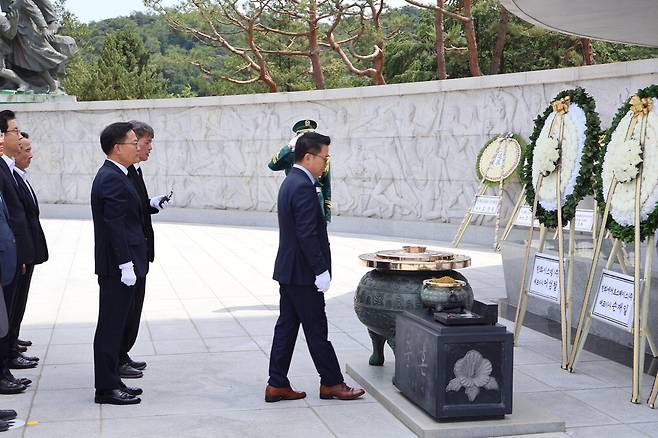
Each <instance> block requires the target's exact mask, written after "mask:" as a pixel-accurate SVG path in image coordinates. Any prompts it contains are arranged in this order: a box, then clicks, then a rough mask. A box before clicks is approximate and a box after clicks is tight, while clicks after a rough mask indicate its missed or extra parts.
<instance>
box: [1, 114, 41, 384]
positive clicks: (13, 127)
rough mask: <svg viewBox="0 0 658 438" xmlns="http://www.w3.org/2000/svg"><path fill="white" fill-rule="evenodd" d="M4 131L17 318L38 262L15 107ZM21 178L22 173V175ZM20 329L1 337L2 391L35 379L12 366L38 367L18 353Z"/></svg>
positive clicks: (4, 117) (11, 304)
mask: <svg viewBox="0 0 658 438" xmlns="http://www.w3.org/2000/svg"><path fill="white" fill-rule="evenodd" d="M0 131H1V132H2V133H4V151H3V155H2V157H1V159H0V191H1V192H2V194H3V197H4V201H5V204H6V207H7V211H8V212H9V225H10V227H11V230H12V231H13V233H14V238H15V239H16V261H17V269H16V271H17V272H16V275H15V277H14V280H13V281H12V282H11V283H10V284H9V285H7V286H6V287H4V290H3V293H4V298H5V304H6V306H7V310H8V314H9V320H10V321H11V320H13V319H14V318H15V315H14V313H15V312H16V311H17V308H18V306H17V299H18V294H19V290H20V289H19V288H20V286H21V284H22V282H23V281H24V278H25V275H26V273H27V267H28V266H30V265H31V264H32V263H33V262H34V242H33V239H32V233H31V232H30V229H29V225H28V220H27V216H26V212H25V207H24V205H23V201H22V200H21V195H20V192H19V188H18V181H17V180H16V178H17V175H16V172H15V171H14V169H15V167H16V161H15V157H16V156H17V155H18V153H19V152H20V150H21V140H22V137H21V133H20V129H19V128H18V124H17V122H16V115H15V114H14V112H13V111H10V110H4V111H0ZM18 178H20V177H18ZM17 340H18V333H16V332H15V331H9V333H8V334H7V335H6V336H4V337H3V338H1V339H0V394H17V393H20V392H23V391H25V389H26V388H27V386H28V385H29V384H30V383H32V381H31V380H30V379H20V378H15V377H14V376H13V374H12V373H11V372H10V371H9V370H10V369H25V368H34V367H36V366H37V362H36V361H31V360H27V359H25V358H23V357H21V356H19V355H18V354H17V351H15V348H14V347H15V345H16V342H17Z"/></svg>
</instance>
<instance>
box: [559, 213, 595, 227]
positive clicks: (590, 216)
mask: <svg viewBox="0 0 658 438" xmlns="http://www.w3.org/2000/svg"><path fill="white" fill-rule="evenodd" d="M574 220H575V221H576V223H575V226H574V228H575V229H576V231H584V232H587V233H591V232H592V229H593V228H594V210H580V209H576V217H575V218H574ZM564 229H565V230H567V229H569V224H567V226H566V227H564Z"/></svg>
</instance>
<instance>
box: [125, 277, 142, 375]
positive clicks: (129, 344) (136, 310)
mask: <svg viewBox="0 0 658 438" xmlns="http://www.w3.org/2000/svg"><path fill="white" fill-rule="evenodd" d="M133 289H134V291H135V299H134V300H133V305H132V306H131V307H130V312H129V313H128V319H127V320H126V328H125V331H124V333H123V341H122V342H121V352H120V354H119V363H122V364H123V363H126V362H128V352H130V349H131V348H133V345H135V341H136V340H137V334H138V333H139V322H140V320H141V318H142V308H143V307H144V295H145V293H146V277H140V278H138V279H137V283H135V286H134V287H133Z"/></svg>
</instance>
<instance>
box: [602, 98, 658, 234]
mask: <svg viewBox="0 0 658 438" xmlns="http://www.w3.org/2000/svg"><path fill="white" fill-rule="evenodd" d="M652 100H653V110H652V111H650V112H649V113H648V114H647V121H646V135H645V139H644V153H643V154H642V149H641V148H640V135H641V134H640V130H641V128H642V124H641V123H635V126H634V128H633V130H632V132H630V133H629V129H630V127H631V123H632V120H633V112H632V111H629V112H628V113H627V114H626V115H625V116H624V117H623V118H622V119H621V121H620V122H619V124H618V125H617V127H616V128H615V130H614V131H613V132H612V134H611V136H610V142H609V143H608V146H607V149H606V154H605V158H604V160H603V166H602V171H601V178H602V182H603V196H604V198H605V199H607V196H608V191H609V189H610V183H611V181H612V177H613V175H614V176H615V177H616V179H617V181H618V182H619V184H617V187H616V188H615V193H614V195H613V197H612V203H611V205H610V214H611V215H612V218H613V219H614V220H615V221H616V222H617V223H619V224H620V225H624V226H632V225H633V224H634V222H635V179H636V177H637V174H638V167H637V166H638V164H639V163H640V162H642V161H644V162H645V163H651V165H644V166H642V184H641V192H640V220H641V221H645V220H646V219H647V218H648V217H649V215H650V214H651V212H653V210H654V209H655V208H656V203H658V113H657V112H656V108H658V99H656V98H653V99H652ZM627 134H628V135H627Z"/></svg>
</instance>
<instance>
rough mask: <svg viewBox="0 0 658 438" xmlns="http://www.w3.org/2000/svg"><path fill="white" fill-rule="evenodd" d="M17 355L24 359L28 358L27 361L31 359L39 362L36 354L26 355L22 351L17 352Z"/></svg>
mask: <svg viewBox="0 0 658 438" xmlns="http://www.w3.org/2000/svg"><path fill="white" fill-rule="evenodd" d="M18 355H19V356H20V357H22V358H23V359H25V360H29V361H32V362H39V358H38V357H36V356H26V355H24V354H23V353H18Z"/></svg>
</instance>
